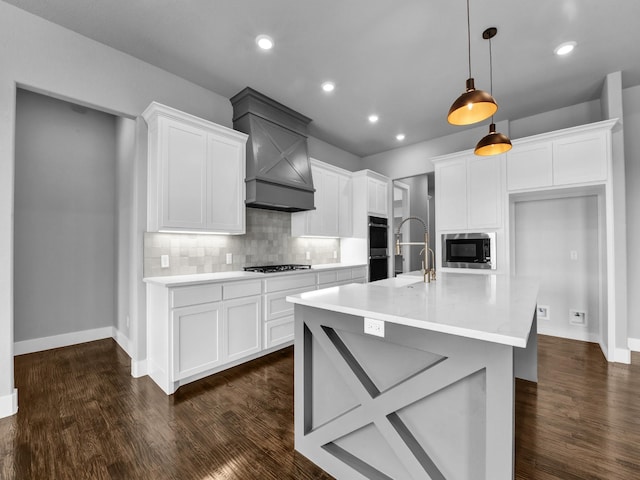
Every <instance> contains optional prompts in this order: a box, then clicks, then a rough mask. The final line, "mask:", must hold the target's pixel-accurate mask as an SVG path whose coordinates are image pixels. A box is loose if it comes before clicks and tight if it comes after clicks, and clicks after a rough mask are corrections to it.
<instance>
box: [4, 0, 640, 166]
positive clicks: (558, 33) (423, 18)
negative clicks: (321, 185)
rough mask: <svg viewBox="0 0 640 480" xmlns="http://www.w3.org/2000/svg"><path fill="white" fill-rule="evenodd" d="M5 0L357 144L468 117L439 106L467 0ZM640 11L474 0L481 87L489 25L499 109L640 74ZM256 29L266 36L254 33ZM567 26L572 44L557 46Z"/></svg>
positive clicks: (637, 79) (460, 69)
mask: <svg viewBox="0 0 640 480" xmlns="http://www.w3.org/2000/svg"><path fill="white" fill-rule="evenodd" d="M5 1H6V3H10V4H12V5H15V6H17V7H19V8H22V9H24V10H26V11H28V12H31V13H34V14H35V15H38V16H40V17H43V18H45V19H48V20H50V21H52V22H55V23H57V24H59V25H62V26H64V27H67V28H69V29H71V30H74V31H76V32H78V33H80V34H82V35H85V36H87V37H90V38H93V39H95V40H97V41H99V42H101V43H104V44H106V45H109V46H111V47H113V48H116V49H118V50H121V51H123V52H126V53H128V54H130V55H133V56H134V57H137V58H139V59H141V60H144V61H146V62H149V63H151V64H153V65H156V66H158V67H161V68H163V69H165V70H168V71H170V72H173V73H175V74H176V75H179V76H181V77H183V78H186V79H188V80H190V81H192V82H194V83H196V84H198V85H201V86H203V87H205V88H207V89H209V90H212V91H214V92H216V93H218V94H220V95H223V96H225V97H227V98H229V97H231V96H233V95H234V94H236V93H237V92H239V91H240V90H241V89H242V88H244V87H246V86H250V87H252V88H254V89H256V90H258V91H259V92H261V93H264V94H265V95H267V96H269V97H271V98H273V99H275V100H277V101H279V102H281V103H283V104H285V105H287V106H288V107H290V108H292V109H294V110H296V111H298V112H300V113H302V114H304V115H306V116H308V117H310V118H312V119H313V122H312V124H311V126H310V133H311V134H312V135H313V136H315V137H317V138H320V139H322V140H324V141H327V142H329V143H332V144H334V145H336V146H337V147H340V148H342V149H344V150H347V151H349V152H352V153H354V154H356V155H359V156H367V155H371V154H374V153H378V152H382V151H386V150H390V149H392V148H396V147H398V146H401V145H408V144H412V143H416V142H420V141H423V140H427V139H431V138H437V137H441V136H444V135H447V134H451V133H454V132H456V131H459V129H460V128H463V127H454V126H451V125H449V124H448V123H447V121H446V113H447V111H448V109H449V107H450V105H451V103H452V102H453V100H455V98H456V97H457V96H458V95H460V94H461V93H462V92H463V90H464V85H465V80H466V79H467V77H468V65H467V59H468V56H467V32H466V26H467V25H466V3H465V1H464V0H439V1H438V0H401V1H397V2H391V1H389V0H347V1H345V0H324V1H311V0H269V1H265V0H193V1H177V0H136V1H131V0H109V1H98V0H90V1H89V0H86V1H82V2H78V1H77V0H55V1H47V2H43V1H42V0H5ZM638 19H640V1H638V0H617V1H615V2H612V1H602V0H536V1H535V2H533V1H514V0H471V37H472V38H471V55H472V65H471V68H472V75H473V77H474V78H475V80H476V87H477V88H480V89H484V90H487V91H488V90H489V46H488V42H487V41H486V40H483V39H482V32H483V31H484V29H485V28H487V27H489V26H496V27H498V35H497V36H496V37H495V38H494V39H493V40H492V49H493V76H494V79H493V92H494V96H495V98H496V100H497V102H498V104H499V105H500V110H499V111H498V113H497V114H496V117H495V119H496V121H500V120H505V119H511V120H513V119H517V118H523V117H526V116H529V115H534V114H537V113H541V112H544V111H549V110H552V109H555V108H559V107H564V106H569V105H574V104H577V103H581V102H584V101H588V100H593V99H596V98H598V97H599V94H600V89H601V87H602V82H603V79H604V77H605V76H606V75H607V74H608V73H611V72H615V71H622V81H623V87H625V88H626V87H628V86H633V85H639V84H640V57H639V54H638V45H640V28H638ZM258 34H268V35H270V36H271V37H273V39H274V41H275V47H274V48H273V50H271V51H269V52H264V51H260V50H259V49H258V48H257V47H256V44H255V37H256V36H257V35H258ZM570 40H573V41H576V42H577V44H578V45H577V47H576V49H575V51H574V52H573V53H572V54H571V55H569V56H567V57H557V56H555V55H554V53H553V50H554V48H555V47H556V46H557V45H558V44H560V43H562V42H565V41H570ZM325 80H332V81H334V82H335V83H336V89H335V91H334V92H332V93H331V94H326V93H324V92H323V91H322V90H321V88H320V85H321V83H322V82H324V81H325ZM372 113H377V114H378V115H379V116H380V120H379V121H378V123H377V124H370V123H369V122H368V121H367V117H368V116H369V115H370V114H372ZM486 123H488V121H487V122H486ZM401 132H402V133H404V134H405V135H406V138H405V140H404V142H402V143H401V142H398V141H397V140H396V139H395V135H396V134H397V133H401Z"/></svg>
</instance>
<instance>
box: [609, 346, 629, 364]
mask: <svg viewBox="0 0 640 480" xmlns="http://www.w3.org/2000/svg"><path fill="white" fill-rule="evenodd" d="M614 353H615V358H614V359H613V361H614V362H617V363H626V364H627V365H628V364H630V363H631V350H629V349H628V348H618V347H616V349H615V351H614Z"/></svg>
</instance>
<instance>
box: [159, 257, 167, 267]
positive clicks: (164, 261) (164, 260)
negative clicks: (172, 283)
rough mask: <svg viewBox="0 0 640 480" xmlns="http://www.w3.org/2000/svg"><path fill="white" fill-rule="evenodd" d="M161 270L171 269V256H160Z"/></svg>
mask: <svg viewBox="0 0 640 480" xmlns="http://www.w3.org/2000/svg"><path fill="white" fill-rule="evenodd" d="M160 268H169V255H160Z"/></svg>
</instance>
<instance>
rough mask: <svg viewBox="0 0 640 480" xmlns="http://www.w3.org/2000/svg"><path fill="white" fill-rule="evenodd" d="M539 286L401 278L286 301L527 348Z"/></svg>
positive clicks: (501, 280) (443, 276) (447, 276)
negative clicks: (428, 281) (427, 281)
mask: <svg viewBox="0 0 640 480" xmlns="http://www.w3.org/2000/svg"><path fill="white" fill-rule="evenodd" d="M537 295H538V283H537V281H535V280H533V279H529V278H523V277H517V276H509V275H497V274H493V275H468V274H462V273H440V274H439V278H438V279H437V280H436V281H434V282H431V283H423V282H422V277H417V276H416V277H412V276H410V275H405V276H401V277H396V278H390V279H386V280H380V281H377V282H372V283H367V284H349V285H342V286H339V287H332V288H327V289H323V290H316V291H311V292H307V293H301V294H298V295H292V296H289V297H287V301H289V302H292V303H294V304H299V305H305V306H309V307H316V308H320V309H324V310H329V311H334V312H339V313H345V314H348V315H357V316H361V317H368V318H373V319H377V320H384V321H386V322H392V323H395V324H399V325H406V326H411V327H415V328H421V329H425V330H432V331H436V332H442V333H448V334H452V335H458V336H461V337H467V338H473V339H478V340H485V341H489V342H494V343H500V344H504V345H510V346H513V347H521V348H525V347H526V346H527V341H528V339H529V333H530V332H531V326H532V322H533V318H534V313H535V308H536V301H537Z"/></svg>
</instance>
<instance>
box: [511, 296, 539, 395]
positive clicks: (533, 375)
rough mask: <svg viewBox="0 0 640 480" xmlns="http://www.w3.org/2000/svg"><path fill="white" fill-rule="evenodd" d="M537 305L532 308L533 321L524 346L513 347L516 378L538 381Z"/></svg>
mask: <svg viewBox="0 0 640 480" xmlns="http://www.w3.org/2000/svg"><path fill="white" fill-rule="evenodd" d="M537 312H538V307H537V305H536V308H535V309H534V310H533V322H532V324H531V332H530V333H529V341H528V342H527V346H526V348H514V349H513V361H514V369H515V376H516V378H521V379H523V380H528V381H530V382H535V383H538V313H537Z"/></svg>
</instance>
